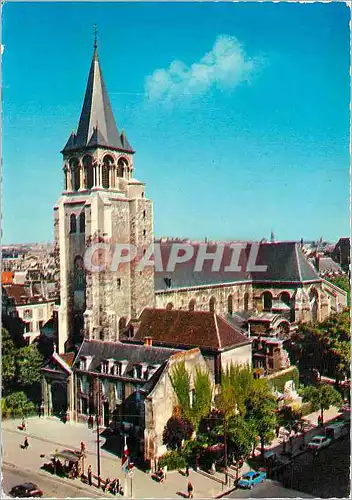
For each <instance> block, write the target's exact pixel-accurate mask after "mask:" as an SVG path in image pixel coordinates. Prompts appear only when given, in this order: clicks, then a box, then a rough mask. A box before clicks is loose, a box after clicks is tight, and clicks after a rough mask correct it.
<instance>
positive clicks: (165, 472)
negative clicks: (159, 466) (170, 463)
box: [163, 465, 167, 479]
mask: <svg viewBox="0 0 352 500" xmlns="http://www.w3.org/2000/svg"><path fill="white" fill-rule="evenodd" d="M163 472H164V477H165V479H166V474H167V465H165V466H164V468H163Z"/></svg>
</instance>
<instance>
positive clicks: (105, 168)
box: [102, 163, 110, 189]
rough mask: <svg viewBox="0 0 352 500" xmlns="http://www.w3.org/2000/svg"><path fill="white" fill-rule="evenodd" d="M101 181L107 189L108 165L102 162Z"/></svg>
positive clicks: (108, 184)
mask: <svg viewBox="0 0 352 500" xmlns="http://www.w3.org/2000/svg"><path fill="white" fill-rule="evenodd" d="M102 183H103V188H104V189H109V187H110V182H109V167H108V165H106V163H103V166H102Z"/></svg>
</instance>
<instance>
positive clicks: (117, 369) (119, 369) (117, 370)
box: [110, 361, 122, 376]
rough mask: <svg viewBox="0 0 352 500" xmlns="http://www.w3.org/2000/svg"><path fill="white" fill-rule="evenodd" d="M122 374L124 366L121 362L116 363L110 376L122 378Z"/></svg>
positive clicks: (111, 369)
mask: <svg viewBox="0 0 352 500" xmlns="http://www.w3.org/2000/svg"><path fill="white" fill-rule="evenodd" d="M121 373H122V365H121V363H120V362H119V361H115V362H114V364H113V365H112V366H111V368H110V375H118V376H121Z"/></svg>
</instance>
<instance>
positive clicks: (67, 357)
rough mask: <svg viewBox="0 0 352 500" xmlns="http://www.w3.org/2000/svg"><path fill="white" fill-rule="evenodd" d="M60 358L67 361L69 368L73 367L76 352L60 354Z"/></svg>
mask: <svg viewBox="0 0 352 500" xmlns="http://www.w3.org/2000/svg"><path fill="white" fill-rule="evenodd" d="M59 356H60V358H61V359H63V360H64V361H65V363H66V364H67V365H68V366H72V363H73V360H74V359H75V353H74V352H67V353H66V354H59Z"/></svg>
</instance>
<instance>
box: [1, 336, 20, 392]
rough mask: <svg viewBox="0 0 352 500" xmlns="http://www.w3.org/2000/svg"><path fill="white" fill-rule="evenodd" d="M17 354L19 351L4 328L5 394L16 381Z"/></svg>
mask: <svg viewBox="0 0 352 500" xmlns="http://www.w3.org/2000/svg"><path fill="white" fill-rule="evenodd" d="M16 352H17V349H16V347H15V344H14V342H13V340H12V339H11V337H10V334H9V332H8V331H7V330H5V328H2V334H1V354H2V371H1V374H2V380H3V387H4V392H5V393H6V392H7V391H8V389H9V386H10V385H11V382H13V381H14V378H15V374H16Z"/></svg>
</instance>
